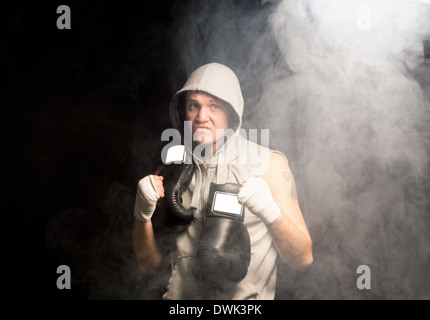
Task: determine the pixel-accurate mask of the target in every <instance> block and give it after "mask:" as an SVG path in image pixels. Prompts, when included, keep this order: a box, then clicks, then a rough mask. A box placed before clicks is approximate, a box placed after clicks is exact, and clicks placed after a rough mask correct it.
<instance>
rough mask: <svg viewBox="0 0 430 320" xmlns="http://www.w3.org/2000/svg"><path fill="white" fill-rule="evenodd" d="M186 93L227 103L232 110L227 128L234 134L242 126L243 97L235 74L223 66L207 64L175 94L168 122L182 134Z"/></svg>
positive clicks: (194, 73) (195, 72)
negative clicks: (197, 94)
mask: <svg viewBox="0 0 430 320" xmlns="http://www.w3.org/2000/svg"><path fill="white" fill-rule="evenodd" d="M186 91H200V92H205V93H209V94H211V95H213V96H215V97H217V98H219V99H221V100H224V101H225V102H227V103H228V104H229V105H230V106H231V107H232V109H233V111H234V112H233V114H232V116H230V117H229V127H230V128H231V129H233V130H234V131H235V132H236V131H238V130H239V129H240V127H241V125H242V113H243V96H242V90H241V89H240V84H239V80H238V78H237V76H236V74H235V73H234V72H233V71H232V70H231V69H230V68H228V67H226V66H225V65H222V64H220V63H209V64H205V65H203V66H201V67H199V68H197V69H196V70H195V71H194V72H193V73H191V75H190V76H189V78H188V80H187V81H186V82H185V84H184V86H183V87H182V89H181V90H179V91H178V92H176V93H175V95H174V96H173V98H172V100H171V103H170V109H169V113H170V120H171V122H172V125H173V127H174V128H175V129H177V130H179V132H181V133H182V132H183V126H184V120H185V119H184V115H185V95H184V93H185V92H186Z"/></svg>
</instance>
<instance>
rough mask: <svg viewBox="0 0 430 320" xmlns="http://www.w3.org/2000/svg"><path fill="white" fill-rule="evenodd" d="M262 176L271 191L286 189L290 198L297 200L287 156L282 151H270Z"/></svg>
mask: <svg viewBox="0 0 430 320" xmlns="http://www.w3.org/2000/svg"><path fill="white" fill-rule="evenodd" d="M262 178H263V179H264V180H265V181H266V182H267V184H268V185H269V187H270V189H271V190H272V192H278V191H280V192H284V191H285V190H288V191H289V192H288V193H289V194H290V196H291V198H292V199H293V200H297V191H296V184H295V181H294V176H293V173H292V172H291V169H290V166H289V165H288V160H287V158H286V157H285V156H284V155H283V154H282V153H280V152H272V153H271V154H270V157H269V166H268V170H267V171H266V174H265V175H264V176H263V177H262ZM281 190H282V191H281Z"/></svg>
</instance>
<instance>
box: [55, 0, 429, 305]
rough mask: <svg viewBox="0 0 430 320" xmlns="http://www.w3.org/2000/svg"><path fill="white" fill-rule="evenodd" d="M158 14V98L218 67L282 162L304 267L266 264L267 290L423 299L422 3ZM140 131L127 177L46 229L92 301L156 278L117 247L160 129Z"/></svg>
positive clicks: (125, 243) (322, 3) (425, 9)
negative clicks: (271, 280)
mask: <svg viewBox="0 0 430 320" xmlns="http://www.w3.org/2000/svg"><path fill="white" fill-rule="evenodd" d="M170 10H171V16H172V17H173V18H172V19H173V20H172V21H171V25H170V29H169V31H167V30H165V29H163V32H166V33H167V36H166V35H164V36H165V37H168V39H169V40H170V51H169V54H168V57H166V56H163V58H158V59H155V58H153V59H155V61H156V62H157V63H162V61H164V60H166V65H168V67H169V68H166V69H168V71H169V74H168V88H169V89H170V91H171V92H170V96H171V95H172V94H173V93H174V92H175V91H176V90H178V89H179V88H180V86H181V85H182V84H183V82H184V81H185V79H186V77H187V75H189V74H190V73H191V72H192V71H193V70H194V69H195V68H197V67H199V66H200V65H202V64H204V63H208V62H220V63H224V64H226V65H227V66H229V67H231V68H232V69H233V70H234V71H235V73H236V74H237V75H238V77H239V80H240V82H241V86H242V91H243V95H244V99H245V110H244V118H243V127H244V128H246V129H266V128H268V129H270V145H271V147H272V148H273V149H278V150H280V151H282V152H284V153H285V154H286V156H287V158H288V159H289V165H290V167H291V169H292V171H293V173H294V176H295V179H296V183H297V191H298V197H299V201H300V205H301V208H302V212H303V215H304V218H305V221H306V223H307V226H308V228H309V231H310V233H311V237H312V239H313V253H314V263H313V265H312V266H311V268H310V269H309V270H308V271H306V272H304V273H299V272H296V271H293V270H291V269H290V268H289V267H288V266H286V265H285V264H283V263H282V262H281V261H279V263H278V269H279V272H278V284H277V293H276V298H277V299H372V298H373V299H375V298H376V299H415V298H418V299H428V298H430V283H429V281H428V279H429V276H430V234H429V231H428V230H430V228H429V227H430V216H429V212H430V203H429V200H428V199H429V195H430V186H429V182H430V180H429V168H430V126H429V123H430V122H429V120H430V104H429V97H430V93H429V92H430V90H429V83H430V79H429V73H430V67H429V64H428V61H427V62H426V61H425V60H424V58H423V56H424V52H423V48H422V41H423V40H424V39H426V38H428V37H429V34H428V33H426V31H427V30H430V26H429V22H428V21H430V19H428V17H429V16H430V6H428V5H424V4H417V3H413V2H409V1H390V4H388V3H387V1H372V2H370V1H369V2H365V1H341V0H338V1H335V0H318V1H316V0H308V1H299V0H284V1H258V0H255V1H249V0H246V1H245V0H242V1H234V2H232V1H177V2H175V3H174V4H173V5H172V7H171V8H170ZM153 37H154V38H156V37H155V36H153ZM164 40H165V39H164ZM154 48H157V47H156V46H154ZM162 49H163V50H164V47H163V48H162ZM163 54H164V52H163ZM154 57H157V54H156V52H155V53H154ZM133 58H135V59H132V62H134V63H137V62H138V61H139V59H138V58H136V57H133ZM161 60H162V61H161ZM129 68H130V69H133V68H134V69H137V68H138V67H137V66H133V65H129ZM160 69H162V68H160ZM163 70H164V69H163ZM163 89H165V88H164V87H163ZM160 92H161V90H160ZM160 92H157V94H158V93H160ZM161 100H162V102H163V103H164V104H165V107H166V108H167V104H166V103H165V102H166V101H168V99H167V98H166V97H163V99H161ZM154 108H155V106H154ZM166 110H167V109H166ZM160 114H162V115H163V116H167V111H166V112H164V113H163V112H161V111H160ZM151 115H153V114H152V113H151ZM148 121H149V120H148ZM158 121H159V122H160V123H163V124H164V122H163V121H166V119H165V120H160V119H159V120H158ZM134 125H136V126H139V127H141V126H142V127H143V126H144V124H143V123H135V124H134ZM139 130H141V131H139ZM139 130H137V132H140V134H137V135H136V139H135V140H134V141H132V142H131V146H130V149H127V150H122V154H123V153H124V152H125V153H128V156H127V161H122V162H121V163H119V164H120V165H122V166H125V167H126V169H124V170H129V171H130V172H129V173H128V176H130V177H129V179H128V180H127V183H116V182H112V183H107V184H106V185H107V186H106V188H105V189H104V192H103V193H102V194H101V195H100V197H99V200H98V201H99V202H98V203H97V206H96V207H95V208H86V209H83V210H82V211H80V210H68V211H66V212H63V213H62V214H61V215H59V216H58V217H56V218H55V219H53V220H52V221H51V223H50V224H49V225H48V232H47V234H48V239H49V242H50V243H51V244H53V243H54V244H55V243H57V241H59V239H63V241H62V244H61V245H59V247H58V248H57V250H60V251H61V250H64V251H66V252H68V253H69V255H70V256H71V257H70V259H71V260H72V261H75V264H76V265H79V264H81V265H83V266H85V267H84V268H82V267H81V270H82V269H85V268H86V270H85V271H83V272H84V274H83V275H82V277H80V278H81V279H84V280H83V281H86V282H90V283H91V288H92V289H91V290H92V293H91V294H90V297H93V298H99V297H102V298H105V297H108V298H112V297H113V298H148V297H151V295H150V292H151V290H152V289H154V288H155V290H156V289H157V286H158V283H157V280H155V282H154V283H151V282H150V280H149V279H147V278H145V277H144V276H143V275H142V274H141V273H140V272H139V271H138V270H137V265H136V261H135V258H134V256H133V253H132V251H131V247H130V245H131V226H132V216H131V215H132V214H131V213H132V208H133V205H134V200H133V199H134V192H135V183H136V182H137V180H138V178H139V177H140V178H141V177H143V176H144V175H146V174H148V173H150V172H153V167H154V163H155V162H156V161H155V160H154V159H152V158H151V159H150V157H149V156H148V150H155V151H156V150H157V145H158V144H157V143H158V142H159V141H158V140H157V139H159V138H160V136H161V135H157V134H154V133H151V130H150V129H139ZM159 132H160V133H161V130H159ZM155 140H157V141H155ZM154 141H155V142H154ZM155 153H156V152H155ZM156 155H157V154H156ZM108 169H109V168H108ZM113 169H117V167H114V168H113ZM88 212H92V213H91V214H92V215H97V219H96V220H95V222H93V224H92V225H90V226H87V228H88V230H80V231H79V233H71V234H58V232H61V230H71V229H72V230H79V228H81V226H82V225H79V226H78V225H76V226H71V225H69V223H70V221H73V220H75V219H76V220H78V219H79V216H80V215H82V216H85V215H87V214H88ZM85 219H86V218H82V219H81V220H80V221H85ZM100 221H103V223H102V225H100V224H99V223H100ZM79 234H80V235H79ZM76 237H78V238H76ZM79 237H80V238H79ZM64 241H66V242H64ZM60 247H61V248H60ZM70 252H71V253H72V254H70ZM75 255H76V256H75ZM82 257H84V258H85V259H84V261H82V260H80V259H82ZM360 265H368V266H369V267H370V270H371V289H368V290H366V289H364V290H359V289H358V288H357V286H356V281H357V278H358V277H359V276H360V274H357V272H356V270H357V267H358V266H360ZM73 270H74V268H73V266H72V272H73ZM78 278H79V277H78ZM148 292H149V293H148Z"/></svg>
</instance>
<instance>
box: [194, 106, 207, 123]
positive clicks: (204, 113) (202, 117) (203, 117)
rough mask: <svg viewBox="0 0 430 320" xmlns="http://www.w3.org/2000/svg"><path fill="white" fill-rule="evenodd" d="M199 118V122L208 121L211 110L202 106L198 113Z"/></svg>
mask: <svg viewBox="0 0 430 320" xmlns="http://www.w3.org/2000/svg"><path fill="white" fill-rule="evenodd" d="M197 120H198V121H199V122H207V121H208V120H209V110H208V109H207V107H204V106H202V107H201V108H200V110H199V112H198V113H197Z"/></svg>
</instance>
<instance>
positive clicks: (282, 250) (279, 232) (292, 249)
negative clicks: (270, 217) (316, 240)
mask: <svg viewBox="0 0 430 320" xmlns="http://www.w3.org/2000/svg"><path fill="white" fill-rule="evenodd" d="M268 229H269V232H270V233H271V235H272V237H273V241H274V243H275V246H276V248H277V249H278V253H279V255H280V257H281V259H282V260H283V261H284V262H285V263H287V264H288V265H290V266H291V267H293V268H294V269H296V270H298V271H305V270H306V269H307V268H308V267H309V266H310V265H311V264H312V261H313V257H312V240H311V237H310V235H309V233H308V231H307V229H305V230H303V229H302V228H300V227H298V226H297V225H296V224H295V223H294V221H293V220H292V219H290V218H289V217H288V215H287V214H285V213H284V212H282V211H281V214H280V215H279V217H278V218H277V219H276V220H275V221H274V222H273V223H272V224H270V225H268Z"/></svg>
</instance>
